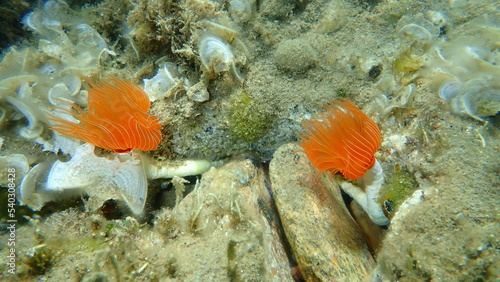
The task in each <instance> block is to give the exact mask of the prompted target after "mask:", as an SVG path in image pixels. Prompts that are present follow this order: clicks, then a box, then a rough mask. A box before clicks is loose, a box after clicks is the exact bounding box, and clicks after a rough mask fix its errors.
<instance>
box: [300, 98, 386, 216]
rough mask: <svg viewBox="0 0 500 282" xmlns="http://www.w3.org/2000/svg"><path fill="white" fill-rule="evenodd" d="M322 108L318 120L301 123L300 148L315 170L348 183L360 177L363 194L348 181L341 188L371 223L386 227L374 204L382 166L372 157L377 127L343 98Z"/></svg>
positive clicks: (378, 207) (381, 181)
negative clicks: (342, 178)
mask: <svg viewBox="0 0 500 282" xmlns="http://www.w3.org/2000/svg"><path fill="white" fill-rule="evenodd" d="M325 109H326V112H325V113H321V114H319V115H318V116H317V120H308V121H304V122H303V128H304V129H305V130H306V132H304V133H303V134H302V136H300V139H301V142H300V144H299V145H300V146H301V147H302V149H303V151H304V153H305V154H306V155H307V157H308V158H309V161H310V162H311V164H312V165H313V166H314V167H315V168H317V169H319V170H321V171H323V172H324V171H329V172H330V173H332V174H334V173H337V172H340V173H341V174H342V175H343V176H344V177H346V178H349V179H351V180H356V179H359V178H361V179H362V182H363V183H364V188H365V189H364V191H363V190H362V189H361V188H359V187H357V186H355V185H353V184H352V183H349V182H343V183H342V184H341V187H342V189H343V190H344V191H345V192H346V193H348V194H349V195H350V196H351V197H353V198H354V199H355V200H356V201H357V202H358V203H359V204H360V205H361V206H362V207H363V209H364V210H365V211H366V212H367V213H368V215H369V216H370V218H371V219H372V221H373V222H375V223H376V224H378V225H387V224H389V220H388V219H387V217H386V216H385V215H384V213H383V211H382V207H381V205H380V204H378V203H377V202H376V201H377V194H378V192H379V190H380V187H381V185H382V183H383V181H384V176H383V171H382V167H381V166H380V164H379V163H378V161H377V159H376V158H375V155H374V154H375V152H376V151H377V149H378V147H379V146H380V130H379V128H378V126H377V124H376V123H375V122H374V121H373V120H372V119H370V118H369V117H368V116H367V115H365V114H364V113H363V112H362V111H361V110H360V109H359V108H358V107H356V106H355V105H354V104H353V103H352V102H350V101H349V100H346V99H342V100H340V101H337V100H333V101H332V102H331V103H330V104H329V105H327V106H326V107H325Z"/></svg>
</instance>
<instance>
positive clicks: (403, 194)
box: [379, 165, 418, 214]
mask: <svg viewBox="0 0 500 282" xmlns="http://www.w3.org/2000/svg"><path fill="white" fill-rule="evenodd" d="M417 188H418V182H417V180H416V179H415V177H414V176H413V175H412V174H411V173H410V172H409V171H408V170H406V169H404V168H401V166H400V165H395V166H394V169H393V173H392V174H391V175H389V176H388V177H386V183H385V185H384V186H383V188H382V189H383V190H382V191H381V193H380V198H379V200H380V202H383V204H384V208H385V209H386V211H387V212H388V213H389V214H394V213H395V212H396V211H397V209H398V208H399V206H401V204H402V203H403V202H404V201H405V200H406V199H407V198H408V197H410V196H411V194H413V192H414V191H415V190H416V189H417Z"/></svg>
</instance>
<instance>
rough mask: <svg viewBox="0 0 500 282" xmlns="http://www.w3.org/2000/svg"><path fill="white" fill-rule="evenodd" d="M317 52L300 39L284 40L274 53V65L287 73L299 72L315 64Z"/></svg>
mask: <svg viewBox="0 0 500 282" xmlns="http://www.w3.org/2000/svg"><path fill="white" fill-rule="evenodd" d="M316 61H317V52H316V50H314V49H313V48H312V46H311V44H309V42H307V40H305V39H302V38H296V39H291V40H285V41H283V42H281V43H279V44H278V46H277V47H276V51H274V63H275V64H276V66H277V67H278V68H279V69H282V70H284V71H288V72H301V71H305V70H307V69H308V68H310V67H312V66H313V65H315V64H316Z"/></svg>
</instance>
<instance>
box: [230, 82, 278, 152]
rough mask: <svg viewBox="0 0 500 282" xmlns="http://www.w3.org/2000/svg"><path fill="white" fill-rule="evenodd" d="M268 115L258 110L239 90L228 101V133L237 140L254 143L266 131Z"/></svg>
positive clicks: (249, 98) (245, 93) (268, 121)
mask: <svg viewBox="0 0 500 282" xmlns="http://www.w3.org/2000/svg"><path fill="white" fill-rule="evenodd" d="M270 120H271V118H270V114H269V113H268V112H266V111H264V110H261V109H260V108H259V105H258V103H257V102H256V101H255V100H254V99H252V98H251V97H250V96H249V95H248V93H247V92H246V91H245V90H241V91H240V92H238V93H237V94H236V95H234V97H232V98H231V100H230V107H229V115H228V121H229V132H230V133H231V136H232V137H233V138H235V139H237V140H241V141H245V142H247V143H252V142H256V141H258V140H259V139H261V138H262V137H263V136H264V134H265V133H266V132H267V131H268V129H269V125H270Z"/></svg>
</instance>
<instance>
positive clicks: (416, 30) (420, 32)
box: [396, 13, 440, 44]
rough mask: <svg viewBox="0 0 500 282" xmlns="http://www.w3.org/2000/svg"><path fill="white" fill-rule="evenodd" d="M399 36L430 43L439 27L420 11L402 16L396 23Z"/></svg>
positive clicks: (435, 36)
mask: <svg viewBox="0 0 500 282" xmlns="http://www.w3.org/2000/svg"><path fill="white" fill-rule="evenodd" d="M396 30H397V31H398V34H399V36H400V37H401V38H402V39H403V40H405V41H408V42H410V43H411V42H414V41H416V42H418V43H424V44H425V43H430V42H431V41H432V40H433V39H434V38H437V37H438V35H439V32H440V30H439V27H438V26H436V25H434V24H433V23H431V22H430V21H428V20H426V19H425V18H424V15H423V14H422V13H418V14H416V15H412V16H407V15H405V16H403V17H401V19H400V20H399V21H398V23H397V25H396Z"/></svg>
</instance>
